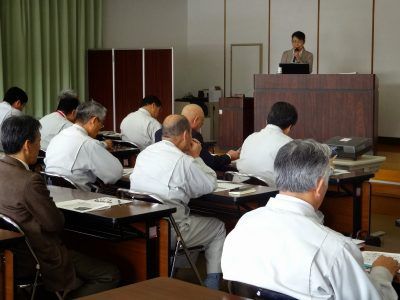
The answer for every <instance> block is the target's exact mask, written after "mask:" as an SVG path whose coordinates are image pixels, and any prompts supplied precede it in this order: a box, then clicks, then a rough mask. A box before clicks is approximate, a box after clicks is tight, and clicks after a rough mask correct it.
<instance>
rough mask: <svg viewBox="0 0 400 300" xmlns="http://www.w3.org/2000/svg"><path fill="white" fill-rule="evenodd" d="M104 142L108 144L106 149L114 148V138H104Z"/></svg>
mask: <svg viewBox="0 0 400 300" xmlns="http://www.w3.org/2000/svg"><path fill="white" fill-rule="evenodd" d="M103 143H104V145H105V146H106V149H107V150H108V151H111V150H112V148H113V142H112V140H104V141H103Z"/></svg>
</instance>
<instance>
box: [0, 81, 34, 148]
mask: <svg viewBox="0 0 400 300" xmlns="http://www.w3.org/2000/svg"><path fill="white" fill-rule="evenodd" d="M27 102H28V96H27V95H26V93H25V92H24V91H23V90H22V89H20V88H19V87H16V86H14V87H12V88H9V89H8V90H7V92H6V93H5V95H4V98H3V101H2V102H0V127H1V125H2V124H3V122H4V121H5V120H6V119H8V118H9V117H11V116H21V115H22V110H23V109H24V107H25V105H26V103H27ZM0 138H1V132H0ZM2 151H3V146H2V145H1V143H0V152H2Z"/></svg>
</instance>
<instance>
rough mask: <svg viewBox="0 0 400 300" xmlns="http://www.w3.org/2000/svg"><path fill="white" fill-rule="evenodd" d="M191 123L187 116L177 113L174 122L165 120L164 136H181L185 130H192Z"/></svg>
mask: <svg viewBox="0 0 400 300" xmlns="http://www.w3.org/2000/svg"><path fill="white" fill-rule="evenodd" d="M190 130H191V129H190V124H189V121H188V119H186V117H185V116H182V115H179V116H178V115H177V116H176V119H175V120H174V121H173V122H165V121H164V123H163V125H162V136H163V137H164V138H174V137H177V136H180V135H181V134H183V133H184V132H185V131H189V132H190Z"/></svg>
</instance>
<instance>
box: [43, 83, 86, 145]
mask: <svg viewBox="0 0 400 300" xmlns="http://www.w3.org/2000/svg"><path fill="white" fill-rule="evenodd" d="M78 105H79V99H78V95H77V94H76V93H75V92H74V91H72V90H64V91H62V92H61V93H60V95H59V96H58V106H57V110H56V111H55V112H52V113H51V114H48V115H46V116H44V117H43V118H41V119H40V120H39V121H40V124H41V125H42V128H41V129H40V134H41V135H42V140H41V142H40V149H42V150H44V151H46V150H47V146H48V145H49V143H50V141H51V139H52V138H53V137H55V136H56V135H57V134H58V133H59V132H60V131H61V130H63V129H65V128H67V127H70V126H72V125H73V124H74V123H75V118H76V108H77V107H78Z"/></svg>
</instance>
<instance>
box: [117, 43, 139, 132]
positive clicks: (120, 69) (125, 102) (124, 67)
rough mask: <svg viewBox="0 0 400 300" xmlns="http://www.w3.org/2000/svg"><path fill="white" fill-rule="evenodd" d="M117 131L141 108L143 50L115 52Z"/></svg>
mask: <svg viewBox="0 0 400 300" xmlns="http://www.w3.org/2000/svg"><path fill="white" fill-rule="evenodd" d="M114 55H115V109H116V124H117V128H116V130H117V131H119V130H120V124H121V121H122V119H123V118H125V117H126V115H127V114H129V113H130V112H132V111H135V110H137V109H138V108H139V107H140V103H141V100H142V86H143V80H142V73H143V72H142V50H115V54H114Z"/></svg>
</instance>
